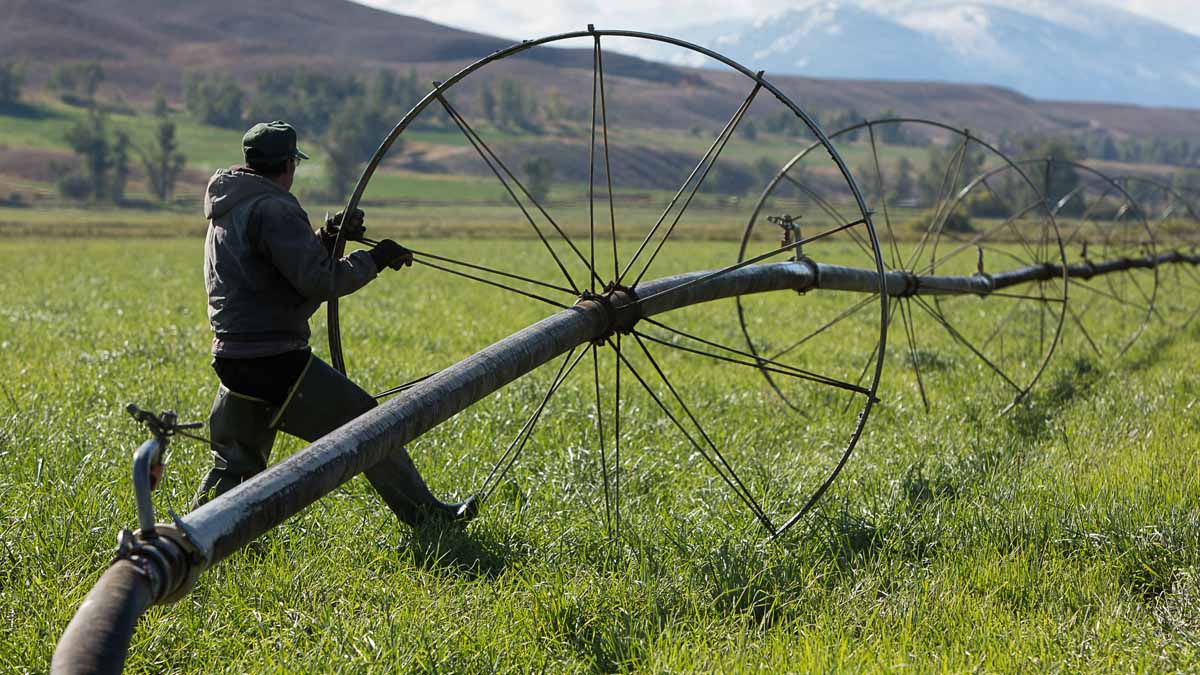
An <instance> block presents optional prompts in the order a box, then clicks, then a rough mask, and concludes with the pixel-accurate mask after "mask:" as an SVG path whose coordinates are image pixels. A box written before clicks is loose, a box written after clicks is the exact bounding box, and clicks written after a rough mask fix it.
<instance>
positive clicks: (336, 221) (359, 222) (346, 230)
mask: <svg viewBox="0 0 1200 675" xmlns="http://www.w3.org/2000/svg"><path fill="white" fill-rule="evenodd" d="M345 216H346V213H345V211H338V212H337V213H336V214H334V215H332V216H329V217H327V218H326V219H325V227H323V228H321V229H323V230H324V231H325V235H326V237H328V238H331V239H336V238H337V235H338V231H339V230H340V231H341V233H342V239H345V240H346V241H362V238H363V237H365V236H366V234H367V227H366V225H363V220H364V218H365V214H364V213H363V210H362V209H354V211H353V213H351V214H350V217H349V218H346V217H345Z"/></svg>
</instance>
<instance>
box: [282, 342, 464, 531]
mask: <svg viewBox="0 0 1200 675" xmlns="http://www.w3.org/2000/svg"><path fill="white" fill-rule="evenodd" d="M375 405H376V404H375V398H374V397H372V396H371V395H370V394H368V393H367V392H365V391H363V389H362V388H361V387H359V386H358V385H356V384H354V383H353V382H351V381H350V380H349V379H348V378H347V377H346V376H345V375H342V374H341V373H339V372H338V371H336V370H334V369H333V368H332V367H330V366H329V365H328V364H326V363H325V362H324V361H322V360H321V359H318V358H317V357H315V356H314V357H312V359H311V360H310V361H309V362H308V366H307V367H306V368H305V369H304V372H303V373H302V374H301V375H300V379H299V380H297V382H296V384H294V385H293V386H292V390H291V391H290V392H289V395H288V399H287V400H286V401H284V404H283V406H282V408H281V409H280V412H279V414H278V415H277V417H276V420H275V422H274V428H276V429H279V430H281V431H285V432H287V433H289V434H292V435H293V436H299V437H300V438H303V439H304V440H306V441H308V442H310V443H311V442H313V441H315V440H317V439H318V438H321V437H322V436H325V435H326V434H328V433H329V432H331V431H333V430H334V429H337V428H338V427H340V426H342V425H344V424H346V423H347V422H349V421H350V420H353V419H355V418H356V417H358V416H359V415H362V414H363V413H365V412H367V411H368V410H370V409H372V408H374V407H375ZM364 474H365V475H366V477H367V480H368V481H370V483H371V486H372V487H373V488H375V491H376V492H378V493H379V496H380V497H381V498H383V501H384V503H386V504H387V505H388V507H389V508H391V509H392V511H393V512H394V513H395V514H396V516H397V517H398V518H399V519H400V520H401V521H403V522H405V523H407V524H409V525H413V526H416V525H420V524H421V523H423V522H427V521H429V520H431V519H434V520H440V521H443V522H447V523H462V524H465V523H466V522H467V521H469V520H471V519H472V518H474V517H475V515H476V513H477V512H478V503H477V502H476V500H475V498H474V497H472V498H470V499H468V500H467V501H465V502H462V503H461V504H447V503H445V502H443V501H441V500H439V499H438V498H437V497H435V496H434V495H433V493H432V492H430V490H429V487H428V486H427V485H426V484H425V481H424V479H422V478H421V474H420V472H419V471H417V467H416V466H415V465H414V464H413V462H412V459H411V458H410V457H409V456H408V452H407V451H405V449H404V448H400V449H399V450H397V451H395V452H393V453H391V455H389V456H388V457H385V458H384V459H382V460H380V461H379V462H378V463H377V464H375V465H374V466H372V467H371V468H369V469H367V470H366V471H365V472H364Z"/></svg>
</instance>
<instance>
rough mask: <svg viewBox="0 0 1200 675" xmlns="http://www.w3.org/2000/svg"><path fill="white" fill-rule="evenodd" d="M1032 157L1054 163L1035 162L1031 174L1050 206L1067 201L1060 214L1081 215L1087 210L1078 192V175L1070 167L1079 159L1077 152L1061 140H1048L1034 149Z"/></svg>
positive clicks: (1073, 168) (1030, 176) (1035, 184)
mask: <svg viewBox="0 0 1200 675" xmlns="http://www.w3.org/2000/svg"><path fill="white" fill-rule="evenodd" d="M1030 156H1031V157H1033V158H1034V159H1048V160H1053V161H1050V162H1036V163H1035V164H1034V166H1033V169H1032V170H1031V171H1029V174H1030V175H1029V178H1030V180H1031V181H1033V184H1034V186H1035V187H1036V188H1037V189H1038V190H1040V191H1041V193H1042V195H1043V196H1044V197H1045V198H1046V199H1047V200H1048V201H1049V203H1050V204H1052V205H1057V204H1058V203H1059V202H1061V201H1062V200H1063V199H1067V201H1066V203H1065V204H1063V205H1062V207H1061V208H1060V209H1059V213H1062V214H1064V215H1078V214H1080V213H1082V212H1083V210H1084V206H1085V205H1084V201H1083V196H1082V195H1080V194H1079V193H1078V192H1076V188H1078V187H1079V173H1078V172H1077V171H1076V170H1075V167H1073V166H1071V164H1069V163H1068V162H1070V161H1072V160H1074V159H1075V158H1076V157H1077V156H1078V155H1077V152H1076V150H1075V148H1073V147H1072V146H1071V145H1070V144H1068V143H1067V142H1065V141H1062V140H1048V141H1045V142H1043V143H1042V145H1040V146H1039V147H1037V148H1036V149H1034V150H1033V152H1031V153H1030Z"/></svg>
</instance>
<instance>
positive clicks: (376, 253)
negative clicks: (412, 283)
mask: <svg viewBox="0 0 1200 675" xmlns="http://www.w3.org/2000/svg"><path fill="white" fill-rule="evenodd" d="M367 253H369V254H371V259H372V260H374V261H375V267H377V268H378V269H380V270H382V269H383V268H385V267H390V268H392V269H394V270H398V269H400V268H401V267H412V263H413V254H412V251H410V250H408V249H406V248H404V247H403V246H401V245H400V244H397V243H396V242H394V241H392V240H391V239H384V240H383V241H381V242H379V243H378V244H375V248H373V249H371V250H370V251H367Z"/></svg>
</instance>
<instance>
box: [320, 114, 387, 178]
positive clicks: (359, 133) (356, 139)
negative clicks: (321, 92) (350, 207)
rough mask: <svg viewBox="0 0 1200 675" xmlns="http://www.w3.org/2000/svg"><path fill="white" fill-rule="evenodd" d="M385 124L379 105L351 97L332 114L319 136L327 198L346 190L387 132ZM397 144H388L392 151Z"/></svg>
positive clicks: (385, 120)
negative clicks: (367, 103) (325, 161)
mask: <svg viewBox="0 0 1200 675" xmlns="http://www.w3.org/2000/svg"><path fill="white" fill-rule="evenodd" d="M388 126H389V125H388V118H387V117H386V116H385V114H384V113H383V108H381V107H379V106H373V105H365V104H361V103H360V102H357V101H353V100H351V101H347V102H346V103H345V104H344V105H343V106H342V108H341V109H340V110H338V111H337V112H336V113H335V114H334V115H333V117H332V119H331V120H330V122H329V125H328V130H327V131H326V132H325V136H324V137H323V138H322V140H321V147H322V148H324V150H325V156H326V158H327V160H328V167H327V179H328V188H329V194H328V197H329V198H331V199H334V200H341V199H344V198H345V197H347V196H348V195H349V194H350V189H351V187H352V186H353V184H354V181H355V180H357V179H358V176H359V174H360V173H361V172H362V167H363V166H364V165H365V164H366V162H367V160H369V159H370V158H371V155H372V154H373V153H374V152H375V148H376V147H378V145H379V142H380V140H381V139H382V138H383V137H384V136H385V135H386V134H387V132H388ZM399 144H400V139H397V140H396V142H395V144H393V145H392V151H393V152H397V151H399V150H400V149H401V148H400V145H399Z"/></svg>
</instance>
